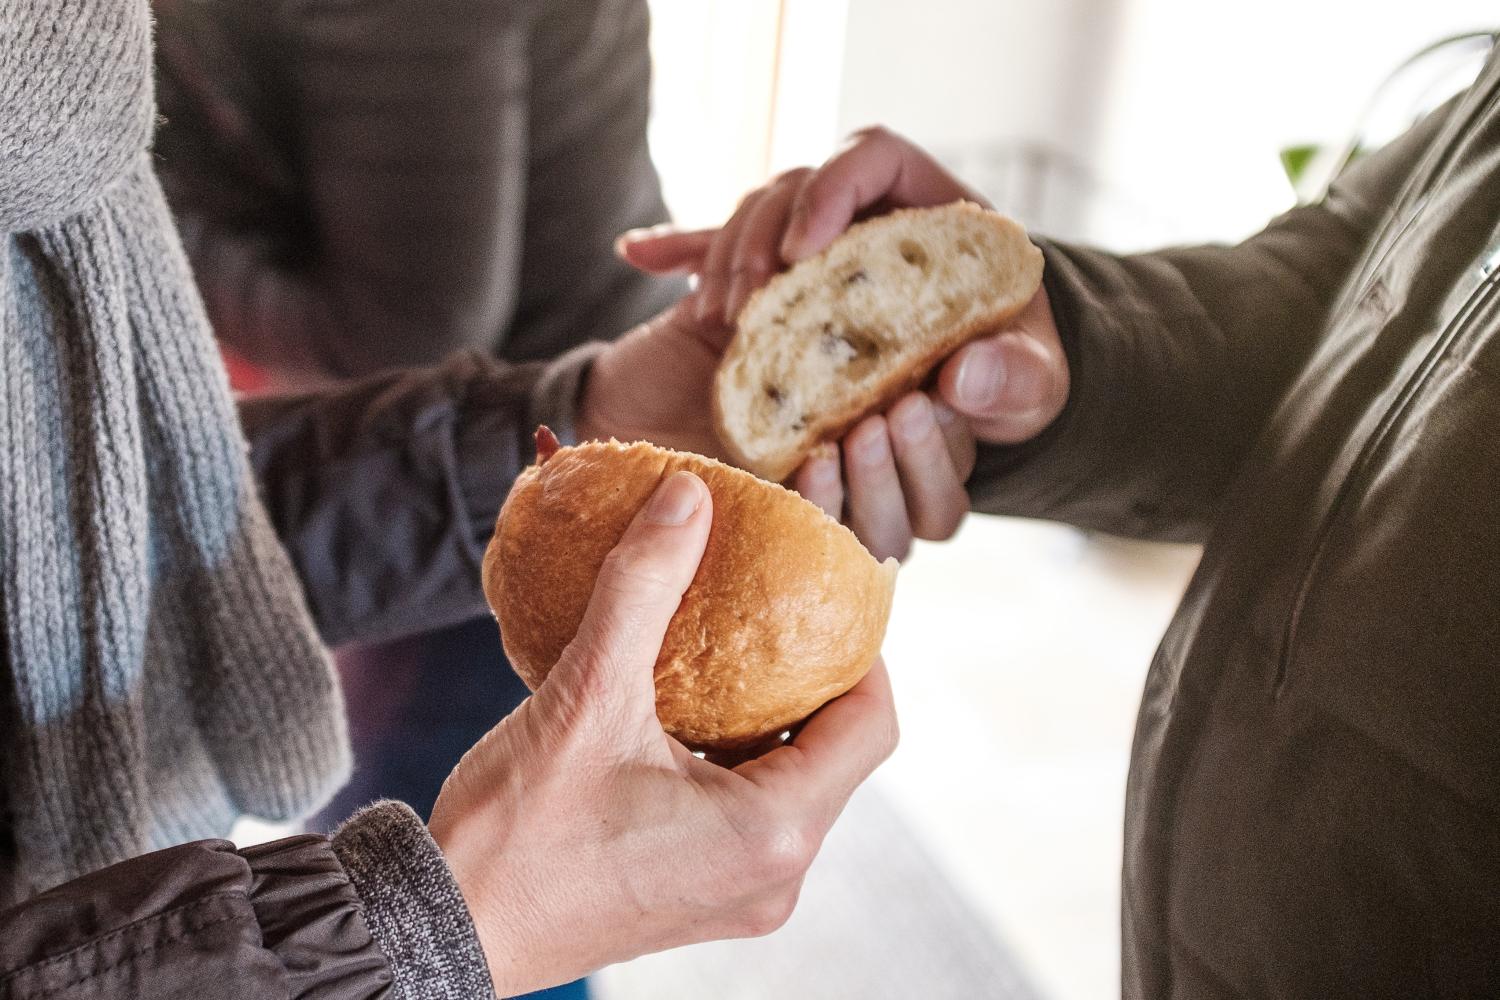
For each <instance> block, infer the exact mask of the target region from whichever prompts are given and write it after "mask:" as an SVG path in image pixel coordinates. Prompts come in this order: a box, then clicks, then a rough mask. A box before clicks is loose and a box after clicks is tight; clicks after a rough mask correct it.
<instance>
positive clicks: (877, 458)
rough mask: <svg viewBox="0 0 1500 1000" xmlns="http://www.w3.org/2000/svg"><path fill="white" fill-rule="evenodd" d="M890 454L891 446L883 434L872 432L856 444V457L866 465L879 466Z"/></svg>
mask: <svg viewBox="0 0 1500 1000" xmlns="http://www.w3.org/2000/svg"><path fill="white" fill-rule="evenodd" d="M890 454H891V445H890V442H889V441H887V440H886V437H885V434H884V433H883V432H876V431H871V432H869V433H867V434H865V435H864V436H863V437H862V438H860V439H859V440H857V441H855V442H854V457H855V458H857V459H859V461H860V462H861V463H862V464H864V465H878V464H880V463H881V462H883V461H885V460H886V459H887V458H889V457H890Z"/></svg>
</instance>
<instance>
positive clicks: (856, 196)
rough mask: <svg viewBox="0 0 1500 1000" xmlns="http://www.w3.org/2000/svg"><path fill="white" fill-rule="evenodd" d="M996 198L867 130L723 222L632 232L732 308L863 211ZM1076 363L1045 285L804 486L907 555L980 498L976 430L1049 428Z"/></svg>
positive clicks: (647, 260) (879, 543) (826, 454)
mask: <svg viewBox="0 0 1500 1000" xmlns="http://www.w3.org/2000/svg"><path fill="white" fill-rule="evenodd" d="M960 198H964V199H968V200H970V201H975V202H978V203H980V204H984V200H983V199H982V198H981V197H980V196H979V195H977V194H975V193H974V192H973V191H971V190H970V189H969V188H967V187H965V186H964V185H963V183H962V182H960V181H959V180H958V179H957V178H955V177H953V176H952V175H951V174H949V173H948V172H947V171H946V170H944V169H943V168H942V167H941V166H940V165H938V163H937V162H936V161H935V160H933V159H932V157H930V156H929V155H927V154H926V153H925V152H923V151H922V150H921V149H919V148H918V147H916V146H914V145H913V144H912V143H910V142H908V141H907V140H906V139H903V138H902V137H900V136H898V135H896V134H895V133H893V132H890V131H888V130H886V129H883V128H873V129H866V130H863V131H861V132H857V133H855V134H854V135H853V136H852V137H851V138H850V140H849V142H848V143H847V144H846V145H845V147H844V148H843V149H842V150H841V151H840V152H839V153H838V154H836V155H835V156H834V157H833V158H832V159H830V160H829V161H828V162H827V163H825V164H824V165H823V166H821V167H819V168H817V169H816V170H810V169H802V170H794V171H791V172H789V173H786V174H783V175H781V176H780V177H778V178H776V179H775V180H773V181H771V182H770V183H769V184H767V185H766V186H765V187H763V188H761V189H760V190H758V191H755V192H753V193H751V194H750V195H748V196H746V198H745V199H744V200H743V201H742V202H741V203H740V207H739V209H738V211H736V212H735V214H734V217H733V218H731V219H730V221H729V222H728V223H726V224H725V226H724V228H723V229H721V230H717V231H704V232H689V233H678V232H672V231H670V230H664V229H660V228H659V229H655V230H642V231H639V232H637V233H627V234H626V235H625V237H623V238H622V239H621V242H620V253H621V255H622V256H624V257H625V259H626V260H628V261H630V262H631V263H633V264H635V265H636V266H637V267H640V268H642V269H644V270H647V271H653V272H663V271H672V270H685V271H695V272H697V273H698V274H699V276H700V279H699V287H698V291H697V293H696V295H695V302H694V305H693V309H694V311H695V315H702V316H704V317H707V320H706V321H708V322H713V323H715V324H717V323H718V322H721V321H722V322H729V321H732V318H733V317H734V316H736V315H737V314H738V312H739V309H740V307H741V306H743V304H744V302H745V300H746V299H747V298H748V297H749V296H750V293H751V292H753V291H755V289H757V288H759V287H760V286H761V285H763V284H764V283H765V282H766V281H767V280H768V279H769V278H770V276H771V275H772V274H774V273H775V272H776V271H778V270H780V269H781V268H782V267H784V266H786V265H789V264H792V263H795V262H796V261H799V260H801V259H803V258H805V257H809V256H811V255H813V254H815V253H817V252H819V251H821V250H822V249H823V248H824V247H826V246H827V245H828V244H829V243H831V242H832V241H833V240H834V238H835V237H837V236H838V235H839V234H840V233H842V232H843V231H844V230H845V229H847V228H848V227H849V225H850V224H851V223H852V222H854V221H856V220H857V219H860V218H863V217H866V216H867V215H869V214H872V213H876V212H880V211H888V210H890V209H894V208H903V207H923V206H930V205H943V204H947V203H949V202H952V201H955V200H957V199H960ZM1068 385H1069V379H1068V365H1067V358H1066V355H1065V354H1064V353H1063V349H1062V345H1061V341H1060V339H1059V337H1058V333H1057V326H1056V323H1055V322H1054V320H1053V316H1052V309H1051V305H1050V303H1049V302H1048V300H1047V296H1046V293H1045V291H1039V292H1038V293H1037V295H1036V297H1035V298H1034V299H1033V300H1032V301H1031V303H1030V305H1028V306H1027V308H1026V310H1025V311H1024V312H1023V313H1022V314H1021V315H1020V316H1018V317H1017V318H1016V319H1015V320H1014V321H1012V322H1011V323H1010V324H1009V325H1007V327H1006V328H1005V329H1004V330H997V331H995V332H994V333H993V334H992V335H990V336H988V337H984V338H981V339H979V340H976V341H974V342H972V343H970V344H968V345H967V346H965V347H964V348H963V349H961V350H960V351H958V352H957V353H956V354H954V355H953V357H951V358H949V359H948V360H947V361H946V362H945V363H944V364H943V365H942V367H941V368H940V369H939V371H938V373H937V377H936V379H935V380H934V382H933V384H932V386H931V388H930V389H929V390H928V391H927V392H925V393H923V392H915V393H910V394H908V395H907V396H906V397H904V398H902V399H901V400H899V401H897V402H896V404H895V405H894V406H892V407H891V408H890V409H889V410H887V411H886V413H885V414H883V415H876V416H871V417H868V418H866V419H865V420H864V421H862V422H861V423H859V424H858V425H856V426H855V427H854V429H853V430H851V431H850V432H849V433H848V434H847V435H846V436H845V437H844V440H843V442H842V455H841V454H840V449H839V448H836V447H834V446H832V445H828V446H824V447H823V448H821V449H820V450H819V451H818V452H817V453H815V454H814V455H813V456H812V457H811V458H810V459H809V460H808V461H807V462H806V463H804V464H803V466H802V468H801V469H800V470H798V472H797V475H796V477H795V479H794V483H793V484H794V485H795V487H796V488H797V490H798V491H799V492H800V493H802V495H803V496H805V497H807V498H808V499H810V500H812V501H813V502H814V503H817V504H818V505H819V506H821V507H823V509H824V510H826V511H828V512H829V513H830V514H832V515H833V516H835V517H840V516H844V517H846V519H847V521H848V523H849V525H850V527H851V528H853V530H854V531H855V533H856V534H858V535H859V536H860V538H861V540H863V541H864V543H865V545H866V546H867V547H868V548H869V549H870V551H871V552H872V553H873V554H874V555H875V556H876V557H877V558H882V559H883V558H885V557H887V556H895V557H897V558H904V557H905V555H906V553H907V552H908V551H909V550H910V548H911V542H912V539H913V538H914V537H915V538H928V539H943V538H948V537H950V536H951V535H952V534H953V532H954V531H956V530H957V528H958V525H959V523H960V522H961V521H962V519H963V515H964V514H965V513H966V512H967V511H968V508H969V499H968V494H967V493H966V491H965V489H964V483H965V482H966V481H967V479H968V477H969V474H970V473H971V472H972V471H973V468H974V461H975V454H976V440H977V441H983V442H986V443H990V444H1013V443H1017V442H1020V441H1025V440H1027V439H1029V438H1031V437H1034V436H1035V435H1037V434H1039V433H1040V432H1041V431H1042V430H1043V429H1044V428H1045V427H1047V426H1048V425H1049V424H1050V423H1051V422H1052V421H1053V420H1055V419H1056V418H1057V415H1058V414H1059V413H1061V412H1062V409H1063V406H1064V405H1065V404H1066V402H1067V398H1068Z"/></svg>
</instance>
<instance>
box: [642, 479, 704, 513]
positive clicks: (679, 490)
mask: <svg viewBox="0 0 1500 1000" xmlns="http://www.w3.org/2000/svg"><path fill="white" fill-rule="evenodd" d="M698 483H699V480H698V477H697V476H695V475H693V474H692V473H691V472H674V473H672V475H670V476H669V477H667V479H666V481H665V482H663V483H662V484H661V485H660V486H658V487H657V488H656V493H655V494H653V495H652V497H651V502H650V503H649V504H648V505H647V506H646V520H647V521H650V522H651V523H652V524H682V523H683V522H685V521H686V520H687V519H688V518H690V517H692V516H693V512H694V511H696V510H697V509H698V507H699V505H700V504H702V503H703V490H702V489H701V488H700V487H699V485H698Z"/></svg>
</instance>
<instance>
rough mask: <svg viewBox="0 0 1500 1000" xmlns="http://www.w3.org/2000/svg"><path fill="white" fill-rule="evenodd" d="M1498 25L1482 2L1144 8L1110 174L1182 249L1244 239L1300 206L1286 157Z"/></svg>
mask: <svg viewBox="0 0 1500 1000" xmlns="http://www.w3.org/2000/svg"><path fill="white" fill-rule="evenodd" d="M1377 11H1378V13H1377ZM1496 23H1500V9H1497V8H1496V7H1495V5H1494V4H1493V3H1487V2H1481V0H1422V2H1421V3H1392V4H1387V5H1380V4H1372V3H1369V2H1368V0H1364V2H1358V0H1259V2H1258V3H1254V4H1248V3H1223V2H1204V0H1130V3H1129V8H1128V16H1127V17H1126V18H1125V20H1124V24H1123V31H1122V34H1121V36H1120V40H1119V48H1118V54H1117V56H1116V59H1115V72H1114V73H1113V75H1112V77H1111V79H1110V81H1109V85H1108V87H1107V88H1105V90H1104V92H1103V93H1101V94H1100V95H1099V99H1100V100H1101V102H1102V104H1103V106H1104V107H1105V108H1106V113H1105V114H1104V116H1103V123H1104V132H1103V135H1102V137H1101V143H1100V147H1099V155H1100V160H1099V162H1100V164H1101V165H1102V166H1103V168H1104V170H1105V171H1106V172H1107V173H1108V174H1109V176H1110V178H1111V180H1112V181H1114V182H1116V183H1118V184H1119V185H1121V186H1122V187H1123V188H1124V189H1126V190H1127V191H1129V192H1130V193H1131V195H1132V196H1134V197H1135V198H1137V199H1139V200H1141V201H1145V202H1149V203H1151V204H1153V205H1159V206H1163V207H1165V208H1166V209H1167V210H1168V212H1169V214H1170V215H1171V222H1172V229H1173V236H1174V238H1178V239H1194V240H1196V239H1210V238H1223V239H1235V238H1239V237H1241V236H1244V235H1247V234H1249V233H1251V232H1253V231H1255V230H1256V229H1258V228H1260V226H1261V225H1262V224H1263V223H1264V221H1265V220H1266V218H1267V217H1269V216H1270V215H1272V214H1274V213H1275V212H1278V211H1280V210H1282V209H1284V208H1286V207H1289V206H1290V205H1291V203H1292V195H1291V190H1290V188H1289V186H1288V184H1287V181H1286V179H1285V176H1284V175H1283V173H1282V170H1281V167H1280V164H1279V163H1278V161H1277V152H1278V150H1280V149H1281V148H1282V147H1284V146H1287V145H1291V144H1295V143H1298V142H1305V141H1330V140H1331V141H1334V142H1338V141H1340V140H1342V139H1343V138H1344V137H1345V136H1346V134H1347V133H1348V130H1349V129H1350V128H1351V127H1352V125H1353V123H1354V120H1355V118H1356V117H1357V116H1358V114H1359V112H1360V110H1361V108H1362V107H1363V105H1364V103H1365V101H1366V99H1367V98H1368V97H1369V95H1370V94H1371V92H1372V91H1373V90H1374V88H1375V87H1376V86H1377V85H1378V83H1379V82H1380V80H1381V79H1382V78H1383V77H1384V76H1385V75H1386V74H1387V73H1388V72H1390V70H1391V69H1392V68H1394V67H1395V66H1396V65H1397V64H1398V63H1399V62H1400V61H1401V60H1402V59H1404V58H1405V57H1406V56H1408V55H1410V54H1411V53H1412V52H1414V51H1415V50H1416V49H1417V48H1419V47H1421V46H1422V45H1423V44H1425V43H1427V42H1429V41H1432V40H1434V39H1436V38H1438V37H1440V36H1443V35H1446V34H1450V33H1452V32H1455V31H1459V30H1465V29H1471V28H1476V27H1487V26H1490V25H1493V24H1496ZM1115 235H1116V236H1117V237H1118V238H1119V239H1120V240H1121V241H1122V242H1130V241H1129V239H1128V236H1127V235H1126V234H1115Z"/></svg>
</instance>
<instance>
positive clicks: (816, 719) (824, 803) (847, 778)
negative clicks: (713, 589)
mask: <svg viewBox="0 0 1500 1000" xmlns="http://www.w3.org/2000/svg"><path fill="white" fill-rule="evenodd" d="M899 739H900V727H899V725H898V723H897V721H896V704H895V700H894V699H893V698H892V695H891V679H890V675H889V674H888V673H887V672H886V668H885V663H884V662H883V661H882V660H880V659H878V658H877V659H876V660H875V663H874V665H872V666H871V667H870V671H869V673H867V674H865V676H864V679H862V680H861V681H860V682H859V683H858V684H856V685H855V686H854V687H853V688H852V689H851V690H850V691H849V692H848V693H847V694H844V695H842V696H840V697H838V698H835V699H834V700H833V701H830V702H829V703H828V704H826V705H824V706H823V707H822V708H820V709H818V711H817V712H815V713H814V714H813V716H812V718H810V719H808V720H807V722H806V723H805V724H804V725H803V727H802V729H801V731H800V732H799V733H798V734H797V735H796V737H795V738H794V739H793V740H792V741H791V742H790V743H789V744H787V745H785V746H782V747H780V748H778V749H775V750H772V751H771V752H770V753H768V754H766V755H765V756H763V757H760V758H757V759H756V760H753V761H750V762H749V763H747V764H744V765H741V766H740V768H738V769H737V771H736V773H737V774H740V775H742V776H743V777H745V778H747V779H748V780H750V781H752V782H754V783H755V784H756V785H759V786H761V787H762V788H766V789H769V790H770V791H772V792H773V793H774V795H775V796H776V797H777V798H779V799H782V800H784V801H787V802H789V803H791V804H792V807H793V808H796V809H798V810H799V811H803V812H806V811H813V812H815V813H817V814H818V816H819V818H820V820H821V821H822V822H823V824H824V826H825V828H826V827H827V826H829V825H832V823H833V820H834V819H835V818H837V816H838V814H839V811H840V810H842V809H843V807H844V804H845V803H847V802H848V801H849V796H850V795H852V794H854V790H855V789H856V788H858V787H859V786H860V784H861V783H862V782H863V781H864V780H865V779H866V778H868V777H869V776H870V775H871V774H872V773H873V772H874V770H875V768H877V767H879V766H880V764H881V763H882V762H883V761H884V760H885V759H886V758H888V757H890V755H891V754H892V753H893V752H894V751H895V749H896V744H897V742H898V741H899Z"/></svg>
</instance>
